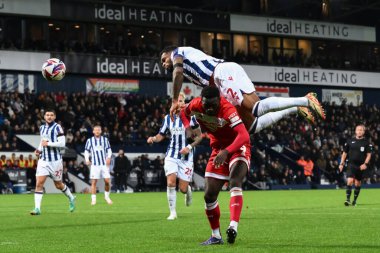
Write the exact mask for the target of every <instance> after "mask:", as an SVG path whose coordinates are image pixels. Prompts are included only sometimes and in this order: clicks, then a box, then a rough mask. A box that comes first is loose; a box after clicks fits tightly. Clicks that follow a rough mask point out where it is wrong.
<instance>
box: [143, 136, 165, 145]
mask: <svg viewBox="0 0 380 253" xmlns="http://www.w3.org/2000/svg"><path fill="white" fill-rule="evenodd" d="M164 139H165V136H163V135H161V134H156V135H155V136H150V137H149V138H148V139H147V140H146V142H147V143H149V144H152V143H154V142H161V141H162V140H164Z"/></svg>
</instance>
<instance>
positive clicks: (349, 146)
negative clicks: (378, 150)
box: [339, 124, 372, 206]
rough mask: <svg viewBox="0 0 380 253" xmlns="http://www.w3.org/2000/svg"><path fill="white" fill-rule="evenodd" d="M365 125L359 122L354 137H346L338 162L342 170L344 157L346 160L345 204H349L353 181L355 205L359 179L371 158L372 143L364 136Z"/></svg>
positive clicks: (359, 184)
mask: <svg viewBox="0 0 380 253" xmlns="http://www.w3.org/2000/svg"><path fill="white" fill-rule="evenodd" d="M364 133H365V126H364V125H363V124H359V125H357V126H356V128H355V137H354V138H351V139H348V140H347V142H346V143H345V144H344V147H343V153H342V160H341V162H340V164H339V170H340V172H342V170H343V167H344V164H345V162H346V158H347V155H348V161H347V190H346V196H347V200H346V201H345V202H344V205H345V206H349V205H351V202H350V198H351V191H352V184H353V183H354V182H355V191H354V201H353V202H352V205H353V206H356V200H357V199H358V196H359V193H360V186H361V184H362V182H361V180H362V177H363V174H364V171H365V170H366V169H367V168H368V165H369V161H370V160H371V152H372V145H371V144H370V143H369V141H368V140H367V139H366V138H364Z"/></svg>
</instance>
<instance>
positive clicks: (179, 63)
mask: <svg viewBox="0 0 380 253" xmlns="http://www.w3.org/2000/svg"><path fill="white" fill-rule="evenodd" d="M182 83H183V58H182V57H176V58H174V61H173V96H172V106H171V107H170V118H171V119H172V120H174V116H173V115H174V114H176V113H178V111H179V110H180V108H179V105H178V96H179V93H180V92H181V88H182Z"/></svg>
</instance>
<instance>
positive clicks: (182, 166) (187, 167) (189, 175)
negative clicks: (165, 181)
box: [164, 157, 194, 182]
mask: <svg viewBox="0 0 380 253" xmlns="http://www.w3.org/2000/svg"><path fill="white" fill-rule="evenodd" d="M164 169H165V175H166V176H168V175H170V174H173V173H176V174H177V178H179V179H181V180H183V181H186V182H191V180H192V179H193V173H194V163H193V162H191V161H184V160H181V159H175V158H172V157H165V165H164Z"/></svg>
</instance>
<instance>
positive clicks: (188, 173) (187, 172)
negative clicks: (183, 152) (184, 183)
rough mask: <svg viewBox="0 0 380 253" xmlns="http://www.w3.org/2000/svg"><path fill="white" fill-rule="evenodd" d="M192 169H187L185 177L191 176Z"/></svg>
mask: <svg viewBox="0 0 380 253" xmlns="http://www.w3.org/2000/svg"><path fill="white" fill-rule="evenodd" d="M191 171H192V169H190V168H186V169H185V175H187V176H189V175H190V174H191Z"/></svg>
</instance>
